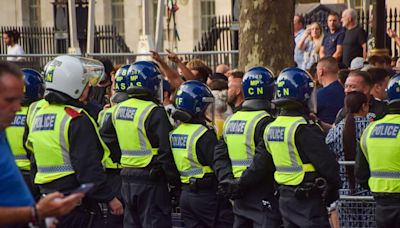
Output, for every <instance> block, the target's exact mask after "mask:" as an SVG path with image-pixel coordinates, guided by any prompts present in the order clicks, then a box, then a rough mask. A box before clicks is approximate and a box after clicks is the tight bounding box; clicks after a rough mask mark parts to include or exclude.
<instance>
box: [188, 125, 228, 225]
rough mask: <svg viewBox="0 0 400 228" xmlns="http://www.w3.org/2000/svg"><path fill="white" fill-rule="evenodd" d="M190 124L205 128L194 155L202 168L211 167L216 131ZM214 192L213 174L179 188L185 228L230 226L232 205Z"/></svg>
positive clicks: (214, 177)
mask: <svg viewBox="0 0 400 228" xmlns="http://www.w3.org/2000/svg"><path fill="white" fill-rule="evenodd" d="M190 123H192V124H202V125H204V126H206V127H207V128H208V130H207V131H206V132H205V133H204V134H203V135H202V136H201V137H200V138H199V139H198V141H197V143H196V155H197V159H198V161H199V163H200V164H201V165H203V166H209V167H212V165H213V159H214V148H215V146H216V144H217V142H218V140H217V136H216V134H215V131H214V129H212V128H211V127H209V126H207V125H206V123H205V122H204V121H201V120H192V121H190ZM217 189H218V182H217V178H216V176H215V174H214V173H212V174H210V173H208V174H205V175H204V177H203V178H201V179H196V180H195V182H193V183H190V184H183V185H182V193H181V198H180V208H181V213H182V218H183V220H184V222H185V227H187V228H189V227H232V223H233V214H232V205H231V204H230V202H229V200H227V199H226V198H224V197H223V196H221V195H217Z"/></svg>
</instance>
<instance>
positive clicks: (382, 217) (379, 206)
mask: <svg viewBox="0 0 400 228" xmlns="http://www.w3.org/2000/svg"><path fill="white" fill-rule="evenodd" d="M387 201H388V200H385V201H381V200H376V209H375V219H376V226H377V227H378V228H400V201H399V200H393V202H387Z"/></svg>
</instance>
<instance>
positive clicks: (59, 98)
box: [44, 91, 84, 108]
mask: <svg viewBox="0 0 400 228" xmlns="http://www.w3.org/2000/svg"><path fill="white" fill-rule="evenodd" d="M44 99H45V100H46V101H47V102H49V103H50V104H65V105H71V106H74V107H79V108H82V107H83V106H84V104H83V103H81V102H79V100H76V99H73V98H72V97H70V96H68V95H66V94H63V93H60V92H57V91H49V92H48V93H47V94H46V95H45V97H44Z"/></svg>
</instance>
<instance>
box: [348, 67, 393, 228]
mask: <svg viewBox="0 0 400 228" xmlns="http://www.w3.org/2000/svg"><path fill="white" fill-rule="evenodd" d="M387 93H388V99H389V113H388V114H386V116H385V117H383V118H382V119H380V120H377V121H375V122H372V123H371V124H370V125H369V126H368V127H367V128H366V129H365V130H364V133H363V134H362V136H361V139H360V146H361V150H362V153H357V156H356V166H355V176H356V180H357V181H358V182H359V183H360V184H361V186H362V187H364V188H367V189H370V190H371V192H372V195H373V196H374V199H375V201H376V209H375V215H376V216H375V219H376V225H377V227H379V228H389V227H400V143H399V142H400V141H399V140H400V135H399V130H400V74H397V75H395V76H394V77H393V78H392V79H391V80H390V81H389V84H388V87H387Z"/></svg>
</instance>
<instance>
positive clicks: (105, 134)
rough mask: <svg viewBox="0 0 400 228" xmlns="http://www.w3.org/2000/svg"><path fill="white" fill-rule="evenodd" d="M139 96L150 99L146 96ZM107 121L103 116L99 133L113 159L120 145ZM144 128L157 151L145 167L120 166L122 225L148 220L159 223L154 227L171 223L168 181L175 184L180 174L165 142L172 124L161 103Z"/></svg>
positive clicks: (147, 223) (148, 223)
mask: <svg viewBox="0 0 400 228" xmlns="http://www.w3.org/2000/svg"><path fill="white" fill-rule="evenodd" d="M140 99H143V100H148V101H154V99H153V98H149V97H147V98H146V97H141V98H140ZM154 102H155V103H158V102H156V101H154ZM110 121H111V118H110V119H107V120H105V123H104V125H103V127H102V128H101V130H100V135H101V137H102V139H103V141H104V142H105V143H106V144H107V146H108V147H109V148H110V150H111V151H112V154H113V155H114V156H115V157H112V159H113V160H114V159H119V158H121V149H120V148H119V144H118V138H117V135H116V131H115V128H114V125H112V124H111V123H109V122H110ZM107 122H108V123H107ZM145 129H146V135H147V137H148V139H149V142H150V144H151V146H152V147H153V148H159V149H158V155H156V156H154V157H153V160H152V161H151V162H150V164H149V165H148V166H147V167H145V168H141V169H134V168H123V169H122V171H121V177H122V180H123V183H122V192H121V194H122V196H123V198H124V199H129V200H128V201H124V204H125V205H126V207H125V218H124V227H128V225H131V224H133V227H152V226H154V225H152V224H158V225H159V224H163V225H162V226H158V227H171V226H172V222H171V201H170V195H169V192H168V183H169V184H170V185H172V186H175V187H178V188H179V187H180V176H179V172H178V170H177V168H176V166H175V163H174V160H173V157H172V152H171V146H170V142H169V132H170V131H171V130H172V126H171V124H170V122H169V119H168V116H167V114H166V112H165V109H164V108H163V107H162V106H158V107H156V108H154V109H153V110H152V111H151V112H150V114H149V116H148V117H147V119H146V121H145ZM131 130H136V129H131ZM153 202H156V204H157V205H156V207H153V206H152V205H153ZM129 205H131V206H129ZM132 205H135V206H132ZM141 221H143V224H142V222H141Z"/></svg>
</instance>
